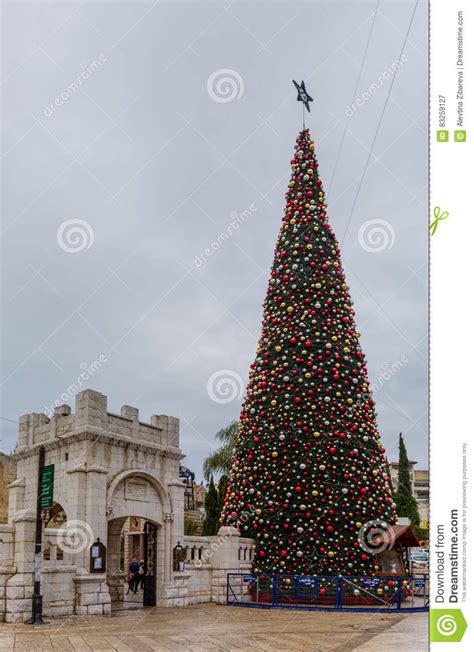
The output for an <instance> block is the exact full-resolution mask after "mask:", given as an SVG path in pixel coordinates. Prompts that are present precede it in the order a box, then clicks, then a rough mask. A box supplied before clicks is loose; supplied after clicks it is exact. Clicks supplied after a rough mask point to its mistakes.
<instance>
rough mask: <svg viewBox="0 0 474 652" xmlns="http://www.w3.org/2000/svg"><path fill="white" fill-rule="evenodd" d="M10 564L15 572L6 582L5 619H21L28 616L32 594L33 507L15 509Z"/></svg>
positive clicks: (13, 620) (33, 554)
mask: <svg viewBox="0 0 474 652" xmlns="http://www.w3.org/2000/svg"><path fill="white" fill-rule="evenodd" d="M13 526H14V528H15V532H14V537H15V538H14V546H13V563H14V566H15V569H16V573H15V575H13V576H12V577H10V578H9V579H8V580H7V582H6V609H5V621H6V622H8V623H16V622H24V621H25V620H28V618H30V617H31V600H32V595H33V578H34V558H35V529H36V514H35V512H34V510H33V509H25V510H22V511H20V512H18V513H17V514H16V516H15V518H14V519H13Z"/></svg>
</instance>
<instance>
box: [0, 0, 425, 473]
mask: <svg viewBox="0 0 474 652" xmlns="http://www.w3.org/2000/svg"><path fill="white" fill-rule="evenodd" d="M376 5H377V3H376V2H375V1H374V2H350V3H349V2H345V3H342V2H311V3H309V2H308V3H298V2H293V1H292V2H261V3H259V2H252V3H242V2H229V3H225V4H224V3H222V2H219V3H217V2H216V3H211V2H208V3H204V2H192V3H182V2H159V3H158V2H152V1H150V2H137V1H134V2H103V3H102V2H77V3H76V2H63V3H59V2H54V3H53V2H35V3H28V2H21V3H15V4H13V3H7V4H5V5H4V6H3V14H4V15H3V20H4V33H3V39H2V40H3V48H4V51H3V66H2V75H1V76H2V79H3V116H2V133H3V143H2V150H3V157H4V158H3V175H2V176H3V184H4V193H3V206H2V209H3V210H2V213H3V229H2V254H3V256H2V258H3V267H2V295H3V310H2V312H3V322H4V324H3V334H2V408H1V416H2V418H3V419H4V420H2V421H1V422H0V423H1V444H0V445H1V448H2V450H5V451H9V450H11V449H13V447H14V446H15V443H16V439H17V426H16V424H15V423H12V422H10V421H8V420H5V419H10V420H12V421H16V420H17V419H18V417H19V416H20V415H21V414H24V413H27V412H41V411H45V410H46V409H47V408H49V406H51V404H53V403H54V402H55V401H56V400H57V399H60V397H61V395H62V394H64V393H68V388H69V387H71V385H73V384H76V385H77V382H78V381H77V379H78V377H79V376H80V374H81V372H83V370H84V369H85V368H87V367H89V368H90V366H91V365H93V367H94V368H95V371H94V372H93V376H92V378H90V379H89V380H88V381H82V382H83V384H84V388H85V387H90V388H92V389H96V390H98V391H101V392H103V393H104V394H106V395H107V396H108V405H109V410H110V411H112V412H119V410H120V406H121V405H122V404H133V405H135V406H136V407H138V408H139V409H140V418H141V419H142V420H145V421H147V420H149V418H150V416H151V415H152V414H170V415H174V416H177V417H179V418H180V419H181V447H182V449H183V452H184V453H185V454H186V455H187V458H186V461H185V464H186V465H188V466H189V467H190V468H192V469H193V470H195V471H196V472H197V475H198V477H199V478H200V477H201V464H202V460H203V458H204V457H205V456H206V455H207V454H208V453H209V452H210V451H211V450H212V447H213V445H214V433H215V432H216V431H217V430H219V429H220V428H221V427H223V426H225V425H226V424H228V423H229V422H230V421H232V420H233V419H236V418H238V415H239V411H240V403H241V400H242V399H241V396H240V395H241V393H242V391H241V390H242V384H243V385H244V386H245V385H246V382H247V377H248V370H249V365H250V363H251V362H252V361H253V358H254V355H255V350H256V347H257V341H258V338H259V334H260V323H261V317H262V308H261V306H262V303H263V300H264V298H265V293H266V285H267V280H268V275H269V271H270V267H271V263H272V258H273V250H274V245H275V241H276V237H277V233H278V230H279V228H280V224H281V217H282V214H283V208H284V199H285V198H284V195H285V191H286V186H287V183H288V180H289V177H290V165H289V162H290V159H291V157H292V154H293V146H294V142H295V139H296V136H297V134H298V131H299V130H300V129H301V108H302V107H301V104H299V103H297V102H296V101H295V99H296V93H295V91H294V88H293V85H292V83H291V80H292V79H293V78H294V79H297V80H298V81H301V79H304V80H305V81H306V85H307V89H308V92H309V93H310V94H311V95H312V96H313V98H314V102H313V103H312V105H311V114H310V116H309V117H308V118H307V125H308V126H309V128H310V130H311V133H312V136H313V138H314V139H315V142H316V154H317V156H318V159H319V165H320V174H321V177H322V179H323V183H324V187H325V190H326V194H327V197H328V205H329V209H328V213H329V218H330V222H331V224H332V226H333V228H334V230H335V233H336V236H337V237H338V238H339V240H340V241H342V242H341V249H342V258H343V264H344V268H345V272H346V275H347V278H348V282H349V285H350V290H351V294H352V298H353V300H354V304H355V310H356V320H357V324H358V327H359V330H360V332H361V345H362V348H363V350H364V352H365V354H366V356H367V361H368V370H369V377H370V380H371V382H372V384H373V385H374V386H375V385H376V386H377V391H376V393H375V397H374V398H375V401H376V405H377V411H378V420H379V427H380V431H381V435H382V439H383V442H384V444H385V446H386V447H387V450H388V454H389V459H396V457H397V454H398V453H397V438H398V433H399V432H400V431H402V432H403V433H405V436H406V443H407V447H408V453H409V456H410V458H412V459H415V460H418V461H419V463H420V464H419V466H420V468H421V467H425V466H426V464H427V409H428V400H427V391H428V386H427V353H428V351H427V347H428V345H427V334H428V333H427V222H428V220H427V179H428V168H427V120H428V112H427V97H428V95H427V81H428V80H427V5H426V3H422V2H420V3H419V4H418V6H417V8H416V12H415V16H414V19H413V22H412V25H411V29H410V31H409V34H408V40H407V44H406V47H405V48H404V57H403V60H402V61H401V62H400V65H398V66H397V65H395V66H394V65H393V64H394V62H396V61H397V60H399V58H400V54H401V51H402V46H403V43H404V41H405V38H406V35H407V30H408V27H409V24H410V20H411V17H412V14H413V9H414V7H415V3H414V2H388V1H386V0H385V1H382V2H380V4H379V6H378V8H377V14H376V17H375V22H374V23H373V30H372V33H371V26H372V21H373V16H374V12H375V10H376ZM370 33H371V38H370V42H369V44H368V48H367V52H366V57H365V62H364V66H363V68H362V69H361V63H362V60H363V57H364V52H365V51H366V47H367V43H368V38H369V34H370ZM396 67H398V71H397V72H396V75H395V76H394V70H395V68H396ZM223 71H224V72H223ZM225 71H227V72H225ZM229 71H230V72H229ZM81 73H82V77H80V75H81ZM359 75H360V79H359V83H358V86H357V90H356V84H357V80H358V78H359ZM78 78H79V81H78ZM222 78H230V79H229V83H228V84H227V82H226V81H225V79H224V80H223V79H222ZM221 82H222V83H221ZM353 98H358V99H359V102H358V104H356V105H355V110H348V109H347V107H348V105H350V104H351V103H352V101H353ZM387 98H388V102H387ZM384 107H385V110H384ZM382 112H384V113H383V119H382V122H381V123H380V128H379V130H378V133H377V137H376V140H375V143H374V137H375V135H376V132H377V126H378V123H379V120H380V118H381V116H382ZM348 114H349V117H348ZM351 114H352V115H351ZM341 143H342V149H341ZM373 143H374V144H373ZM372 145H373V151H372V155H371V157H370V159H369V160H368V156H369V152H370V150H371V148H372ZM366 165H367V169H366V171H365V174H364V169H365V167H366ZM362 177H363V179H362V184H361V185H360V191H358V188H359V184H360V181H361V178H362ZM354 202H355V203H354ZM244 211H248V213H245V214H244V216H243V217H242V218H240V217H239V216H241V214H242V213H244ZM236 215H237V216H238V217H237V222H236ZM236 223H237V224H238V226H237V227H235V224H236ZM232 225H233V226H232ZM71 228H72V229H73V230H72V231H71ZM74 229H76V230H74ZM374 229H375V231H374ZM223 232H225V233H226V235H227V237H226V238H223V237H222V236H221V237H220V238H219V236H220V234H221V233H223ZM344 234H345V235H344ZM212 243H218V245H215V244H214V245H213V244H212ZM206 250H207V251H208V254H206ZM209 253H210V255H209ZM198 259H199V260H198ZM203 261H204V262H203ZM95 361H97V362H96V364H94V362H95ZM97 363H98V364H97ZM384 372H385V379H383V378H382V380H379V378H380V377H381V375H382V374H383V373H384ZM213 374H214V377H215V378H216V380H217V381H218V380H219V379H222V378H225V377H230V380H231V381H232V382H231V384H227V385H226V384H225V383H224V385H223V386H219V384H218V383H217V384H216V383H215V382H212V381H211V382H210V383H209V382H208V381H209V379H210V378H211V377H212V376H213ZM225 391H227V392H228V393H227V394H225ZM69 394H72V395H73V394H74V391H73V390H69ZM215 399H218V401H216V400H215ZM230 399H232V400H230ZM69 402H70V403H71V404H72V406H74V397H73V396H72V398H71V400H70V401H69Z"/></svg>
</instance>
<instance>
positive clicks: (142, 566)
mask: <svg viewBox="0 0 474 652" xmlns="http://www.w3.org/2000/svg"><path fill="white" fill-rule="evenodd" d="M144 583H145V562H144V561H143V559H140V568H139V569H138V582H137V587H138V588H139V589H143V585H144Z"/></svg>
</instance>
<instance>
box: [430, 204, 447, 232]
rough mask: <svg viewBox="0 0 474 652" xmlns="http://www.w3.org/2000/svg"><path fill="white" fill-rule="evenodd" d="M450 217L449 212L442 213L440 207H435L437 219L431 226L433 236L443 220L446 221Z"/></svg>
mask: <svg viewBox="0 0 474 652" xmlns="http://www.w3.org/2000/svg"><path fill="white" fill-rule="evenodd" d="M448 215H449V213H448V211H443V212H442V213H441V208H440V207H439V206H435V209H434V217H435V218H434V220H433V221H432V222H431V224H430V231H431V235H432V236H433V235H434V234H435V233H436V229H437V228H438V224H439V223H440V222H441V220H445V219H446V218H447V217H448Z"/></svg>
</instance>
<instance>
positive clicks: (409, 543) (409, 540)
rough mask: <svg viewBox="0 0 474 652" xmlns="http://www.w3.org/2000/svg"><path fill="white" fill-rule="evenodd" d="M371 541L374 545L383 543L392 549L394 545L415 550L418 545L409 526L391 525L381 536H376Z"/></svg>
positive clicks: (416, 538) (418, 542)
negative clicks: (397, 544)
mask: <svg viewBox="0 0 474 652" xmlns="http://www.w3.org/2000/svg"><path fill="white" fill-rule="evenodd" d="M373 541H374V544H375V543H385V544H386V546H387V548H393V546H394V545H395V544H396V543H399V544H400V545H401V546H403V547H404V548H417V547H418V546H419V545H420V541H419V540H418V537H417V536H416V534H415V532H414V531H413V529H412V527H411V525H392V526H391V527H389V528H388V529H387V530H386V531H385V532H384V533H383V534H376V535H375V536H374V539H373Z"/></svg>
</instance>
